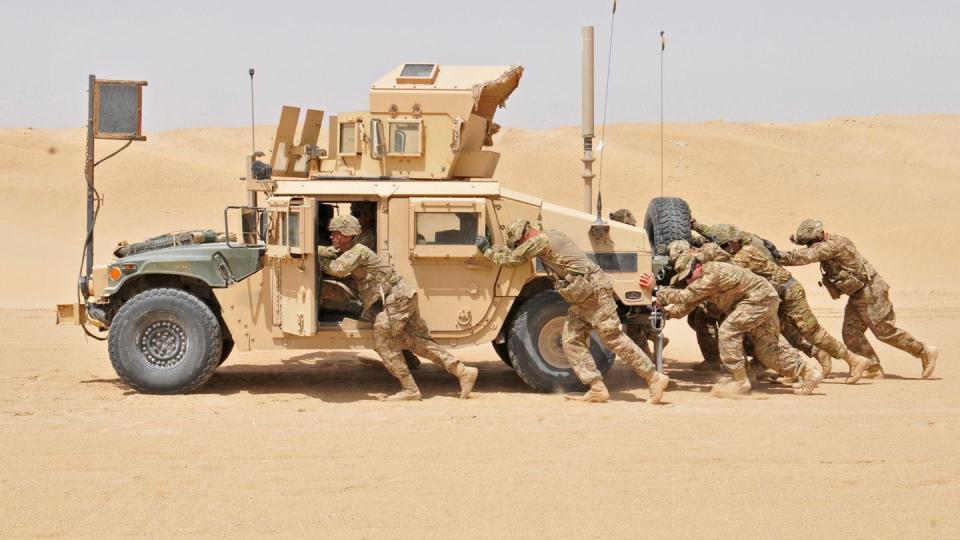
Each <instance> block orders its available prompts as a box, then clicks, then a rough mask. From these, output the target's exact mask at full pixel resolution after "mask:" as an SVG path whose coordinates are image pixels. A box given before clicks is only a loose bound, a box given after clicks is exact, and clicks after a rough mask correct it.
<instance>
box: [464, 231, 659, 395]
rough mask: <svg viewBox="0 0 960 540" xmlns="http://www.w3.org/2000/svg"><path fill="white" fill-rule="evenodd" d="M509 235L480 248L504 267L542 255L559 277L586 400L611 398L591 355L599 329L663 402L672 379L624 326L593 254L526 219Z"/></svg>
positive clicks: (566, 338) (567, 339)
mask: <svg viewBox="0 0 960 540" xmlns="http://www.w3.org/2000/svg"><path fill="white" fill-rule="evenodd" d="M504 236H505V239H506V243H507V246H506V247H503V246H497V247H491V246H490V242H489V241H488V240H487V239H486V237H483V236H478V237H477V247H478V248H479V249H480V251H481V252H482V253H483V254H484V256H486V257H487V258H489V259H490V260H492V261H493V262H495V263H496V264H498V265H501V266H510V267H513V266H520V265H522V264H529V262H530V261H532V260H533V259H534V258H536V257H539V258H540V261H541V262H542V263H543V266H544V268H546V269H547V272H548V273H549V274H550V276H551V277H552V278H553V281H554V287H555V288H556V290H557V292H558V293H560V296H561V297H563V299H564V300H566V301H567V302H568V303H569V304H570V310H569V311H568V312H567V320H566V322H565V323H564V325H563V352H564V354H565V355H566V356H567V359H568V360H569V361H570V366H571V367H572V368H573V372H574V373H575V374H576V375H577V378H579V379H580V381H581V382H582V383H583V384H586V385H588V386H589V387H590V390H589V391H587V393H586V394H585V395H584V396H583V397H578V398H573V399H580V400H582V401H591V402H597V403H602V402H605V401H607V400H608V399H609V398H610V393H609V392H608V391H607V387H606V385H604V384H603V376H602V375H601V374H600V371H598V370H597V365H596V363H595V362H594V361H593V356H591V355H590V346H589V344H588V341H589V339H590V334H591V333H592V332H594V331H596V332H597V335H598V336H600V340H601V341H603V343H604V344H605V345H606V346H607V348H609V349H610V350H611V351H613V353H614V354H616V355H617V356H618V357H619V358H620V359H621V360H623V361H624V362H626V363H627V364H629V365H630V366H631V367H632V368H633V370H634V371H635V372H636V373H637V374H638V375H640V377H642V378H643V379H644V380H645V381H646V382H647V387H648V388H649V390H650V403H659V402H660V401H661V399H662V398H663V391H664V390H665V389H666V388H667V384H668V383H669V382H670V378H669V377H667V376H666V375H663V374H662V373H658V372H657V370H656V368H655V367H654V366H653V364H652V363H651V362H650V360H649V359H648V358H647V357H646V356H644V354H643V353H642V352H641V351H640V348H639V347H637V345H636V344H635V343H634V342H632V341H630V338H628V337H627V336H626V335H624V333H623V331H622V330H621V328H620V319H619V318H618V317H617V303H616V302H615V301H614V296H613V282H612V280H611V279H610V278H609V277H607V275H606V274H604V273H603V271H602V270H600V267H598V266H597V265H596V264H595V263H594V262H593V261H591V260H590V259H588V258H587V256H586V255H585V254H584V253H583V251H581V250H580V248H578V247H577V246H576V244H574V243H573V242H572V241H571V240H570V239H569V238H567V236H566V235H565V234H563V233H561V232H559V231H554V230H547V231H541V230H540V229H539V228H537V227H533V226H531V225H530V222H529V221H528V220H526V219H516V220H514V221H512V222H511V223H510V224H509V225H507V227H506V229H505V231H504Z"/></svg>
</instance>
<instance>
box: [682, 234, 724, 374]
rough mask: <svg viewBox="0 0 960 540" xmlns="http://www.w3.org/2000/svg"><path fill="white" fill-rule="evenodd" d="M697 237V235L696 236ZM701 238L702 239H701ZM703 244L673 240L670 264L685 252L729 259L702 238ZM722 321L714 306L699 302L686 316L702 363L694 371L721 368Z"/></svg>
mask: <svg viewBox="0 0 960 540" xmlns="http://www.w3.org/2000/svg"><path fill="white" fill-rule="evenodd" d="M698 236H699V235H698ZM701 238H702V237H701ZM704 240H705V241H704V242H700V243H699V247H697V248H691V247H690V243H689V242H687V241H686V240H674V241H672V242H670V244H668V246H667V249H668V252H669V255H670V262H671V263H676V260H677V257H679V256H680V255H681V254H682V253H685V252H687V251H693V252H695V253H701V252H706V253H710V254H711V256H712V258H711V260H715V261H727V260H729V257H728V256H727V254H726V253H724V251H723V250H721V249H719V248H718V247H717V245H716V244H713V243H711V242H710V241H709V240H707V239H705V238H704ZM721 320H723V313H720V312H719V310H718V309H717V308H716V306H714V305H712V304H711V303H710V302H701V303H700V305H698V306H697V307H696V308H694V310H693V311H691V312H690V314H689V315H687V325H689V326H690V328H692V329H693V332H694V333H695V334H696V336H697V346H698V347H699V348H700V354H701V355H702V356H703V362H700V363H699V364H696V365H694V366H693V369H694V371H717V370H720V369H722V368H723V366H722V364H721V363H720V345H719V343H720V341H719V331H720V321H721Z"/></svg>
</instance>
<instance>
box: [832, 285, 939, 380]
mask: <svg viewBox="0 0 960 540" xmlns="http://www.w3.org/2000/svg"><path fill="white" fill-rule="evenodd" d="M868 328H869V329H870V331H871V332H873V335H875V336H877V339H879V340H880V341H882V342H883V343H886V344H887V345H890V346H892V347H896V348H898V349H900V350H901V351H905V352H908V353H910V354H912V355H913V356H915V357H917V358H919V357H920V354H921V353H923V343H921V342H919V341H917V339H916V338H914V337H913V336H912V335H910V333H909V332H907V331H906V330H902V329H900V328H898V327H897V316H896V314H895V313H894V312H893V304H892V303H891V302H890V286H889V285H887V282H886V281H884V279H883V278H882V277H880V276H876V277H875V278H873V281H871V282H870V283H867V284H866V285H865V286H864V287H863V288H862V289H860V290H859V291H857V292H855V293H853V294H851V295H850V298H849V299H848V300H847V307H846V309H845V310H844V312H843V330H842V332H843V342H844V343H846V344H847V347H849V348H850V350H851V351H853V352H855V353H857V354H859V355H861V356H866V357H867V358H871V359H873V360H876V361H878V362H879V361H880V357H878V356H877V352H876V351H875V350H873V346H872V345H870V342H869V341H867V336H866V331H867V329H868Z"/></svg>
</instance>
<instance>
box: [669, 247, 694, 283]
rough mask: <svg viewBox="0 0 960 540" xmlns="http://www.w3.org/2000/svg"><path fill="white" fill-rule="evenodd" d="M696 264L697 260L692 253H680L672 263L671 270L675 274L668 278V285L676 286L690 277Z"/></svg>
mask: <svg viewBox="0 0 960 540" xmlns="http://www.w3.org/2000/svg"><path fill="white" fill-rule="evenodd" d="M696 263H697V258H696V257H695V256H694V255H693V253H681V254H680V256H679V257H677V261H676V262H675V263H673V268H674V270H676V272H677V273H676V274H674V276H673V277H672V278H670V285H676V284H678V283H681V282H683V281H684V280H686V279H687V278H688V277H690V272H692V271H693V267H694V265H695V264H696Z"/></svg>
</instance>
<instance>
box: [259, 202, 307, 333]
mask: <svg viewBox="0 0 960 540" xmlns="http://www.w3.org/2000/svg"><path fill="white" fill-rule="evenodd" d="M315 207H316V205H315V201H313V200H312V199H309V198H297V197H271V198H270V199H269V200H268V201H267V211H268V213H269V217H270V225H269V228H268V231H267V261H268V271H269V272H270V289H271V300H272V307H273V317H272V320H273V327H274V328H275V329H279V330H281V331H282V332H283V333H285V334H293V335H297V336H309V335H313V334H316V333H317V295H316V290H317V289H316V287H317V264H316V250H317V247H316V239H315V238H314V236H315V227H314V225H315V223H314V222H315V214H316V212H315Z"/></svg>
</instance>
